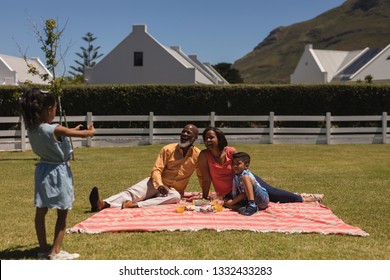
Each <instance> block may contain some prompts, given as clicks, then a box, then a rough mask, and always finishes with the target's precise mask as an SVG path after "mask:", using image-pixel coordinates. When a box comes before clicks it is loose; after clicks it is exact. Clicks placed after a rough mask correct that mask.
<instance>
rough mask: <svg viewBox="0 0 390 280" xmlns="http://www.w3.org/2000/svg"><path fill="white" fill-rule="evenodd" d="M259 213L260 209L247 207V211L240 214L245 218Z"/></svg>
mask: <svg viewBox="0 0 390 280" xmlns="http://www.w3.org/2000/svg"><path fill="white" fill-rule="evenodd" d="M257 211H259V208H258V207H257V206H250V205H248V206H246V209H245V210H244V211H242V212H241V213H240V214H242V215H245V216H252V215H253V214H255V213H257Z"/></svg>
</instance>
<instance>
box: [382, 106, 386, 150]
mask: <svg viewBox="0 0 390 280" xmlns="http://www.w3.org/2000/svg"><path fill="white" fill-rule="evenodd" d="M382 143H383V144H387V112H383V113H382Z"/></svg>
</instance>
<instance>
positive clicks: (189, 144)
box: [179, 140, 191, 149]
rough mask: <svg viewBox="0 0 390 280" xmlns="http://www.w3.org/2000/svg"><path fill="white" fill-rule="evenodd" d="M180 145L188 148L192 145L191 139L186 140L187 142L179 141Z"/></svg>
mask: <svg viewBox="0 0 390 280" xmlns="http://www.w3.org/2000/svg"><path fill="white" fill-rule="evenodd" d="M179 146H180V148H182V149H185V148H188V147H189V146H191V141H189V140H186V141H185V142H181V141H179Z"/></svg>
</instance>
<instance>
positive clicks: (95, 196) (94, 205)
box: [89, 186, 100, 212]
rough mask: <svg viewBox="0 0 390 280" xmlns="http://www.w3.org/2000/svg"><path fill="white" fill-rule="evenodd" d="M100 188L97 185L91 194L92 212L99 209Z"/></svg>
mask: <svg viewBox="0 0 390 280" xmlns="http://www.w3.org/2000/svg"><path fill="white" fill-rule="evenodd" d="M99 199H100V197H99V189H98V188H97V187H96V186H95V187H93V188H92V191H91V193H90V194H89V203H90V204H91V212H97V211H99V207H98V201H99Z"/></svg>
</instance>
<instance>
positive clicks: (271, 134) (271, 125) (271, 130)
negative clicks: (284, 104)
mask: <svg viewBox="0 0 390 280" xmlns="http://www.w3.org/2000/svg"><path fill="white" fill-rule="evenodd" d="M274 119H275V113H274V112H269V143H270V144H273V143H274V129H275V124H274Z"/></svg>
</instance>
